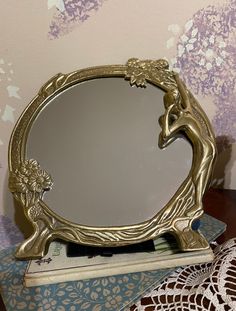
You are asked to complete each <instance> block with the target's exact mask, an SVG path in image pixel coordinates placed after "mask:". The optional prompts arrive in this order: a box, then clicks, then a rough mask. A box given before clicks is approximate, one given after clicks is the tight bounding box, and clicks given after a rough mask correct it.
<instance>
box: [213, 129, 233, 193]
mask: <svg viewBox="0 0 236 311" xmlns="http://www.w3.org/2000/svg"><path fill="white" fill-rule="evenodd" d="M216 143H217V150H218V157H217V161H216V166H215V169H214V174H213V179H212V183H211V187H213V188H225V189H227V188H229V185H230V182H231V180H230V179H231V177H230V174H229V172H231V170H232V166H233V162H234V161H232V138H231V137H229V136H224V135H222V136H218V137H217V138H216ZM226 170H227V180H226Z"/></svg>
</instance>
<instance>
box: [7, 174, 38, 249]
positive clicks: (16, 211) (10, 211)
mask: <svg viewBox="0 0 236 311" xmlns="http://www.w3.org/2000/svg"><path fill="white" fill-rule="evenodd" d="M3 196H4V200H3V202H4V206H3V211H4V215H6V216H8V217H9V218H10V219H12V220H13V222H14V225H16V226H17V228H18V230H20V232H21V233H22V234H23V235H24V237H25V238H27V237H29V236H30V235H31V233H32V231H33V228H32V226H31V225H30V223H29V221H28V220H27V218H26V216H25V214H24V210H23V208H22V206H21V205H20V203H19V202H17V201H16V200H14V198H13V196H12V194H11V193H10V191H9V189H8V174H6V176H5V181H4V190H3ZM3 226H4V224H3ZM5 229H6V230H8V231H9V228H5ZM6 234H7V231H6ZM12 242H13V241H12ZM12 245H13V244H12Z"/></svg>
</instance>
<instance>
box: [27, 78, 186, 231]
mask: <svg viewBox="0 0 236 311" xmlns="http://www.w3.org/2000/svg"><path fill="white" fill-rule="evenodd" d="M163 95H164V92H163V91H162V90H160V89H159V88H157V87H155V86H153V85H151V84H148V85H147V87H146V88H137V87H136V86H134V87H131V86H130V84H129V82H127V81H125V80H124V79H123V78H102V79H94V80H90V81H85V82H83V83H80V84H76V85H74V86H72V87H70V88H67V89H66V90H65V91H63V92H62V93H60V94H59V95H57V96H56V97H54V98H53V99H52V100H50V101H49V102H48V103H47V105H46V107H45V108H44V109H43V110H42V111H41V112H40V114H39V115H38V117H37V119H36V120H35V121H34V123H33V126H32V128H31V130H30V133H29V137H28V141H27V154H26V156H27V158H28V159H31V158H33V159H35V160H37V161H38V162H39V163H40V165H41V167H42V168H43V169H45V170H46V171H47V172H48V173H49V174H51V176H52V178H53V181H54V184H53V189H52V190H51V191H49V192H47V193H46V194H45V195H44V202H45V203H46V204H47V205H48V206H49V207H50V208H51V209H52V210H53V211H54V212H55V213H57V214H58V215H60V216H61V217H64V218H65V219H67V220H69V221H72V222H74V223H78V224H84V225H91V226H119V225H130V224H135V223H139V222H143V221H145V220H148V219H150V218H151V217H153V216H154V215H155V214H157V212H158V211H160V210H161V209H162V208H163V207H164V206H165V205H166V204H167V203H168V201H169V200H170V199H171V197H172V196H173V195H174V193H175V192H176V190H177V189H178V187H179V186H180V184H181V183H182V182H183V180H184V179H185V178H186V177H187V175H188V173H189V171H190V168H191V163H192V148H191V146H190V143H189V142H187V141H186V140H184V139H180V138H179V139H177V140H176V141H175V142H173V143H172V144H171V145H169V146H168V147H167V148H166V149H163V150H161V149H159V147H158V135H159V133H160V130H161V128H160V126H159V123H158V119H159V117H160V116H161V115H162V114H164V106H163Z"/></svg>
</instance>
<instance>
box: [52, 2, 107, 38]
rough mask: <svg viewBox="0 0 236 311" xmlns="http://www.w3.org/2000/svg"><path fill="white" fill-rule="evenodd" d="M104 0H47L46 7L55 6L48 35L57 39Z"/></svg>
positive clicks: (87, 16) (95, 9)
mask: <svg viewBox="0 0 236 311" xmlns="http://www.w3.org/2000/svg"><path fill="white" fill-rule="evenodd" d="M103 2H104V0H80V1H78V0H48V8H49V9H50V8H52V7H54V6H55V7H56V8H57V10H56V12H55V13H54V15H53V19H52V21H51V23H50V26H49V28H50V30H49V32H48V36H49V38H50V39H57V38H59V37H60V36H62V35H66V34H67V33H69V32H70V31H72V30H73V28H75V27H76V26H78V25H79V24H81V23H83V22H84V21H86V20H87V19H88V18H89V17H91V15H93V14H94V13H95V12H96V11H97V10H98V9H99V8H100V7H101V6H102V4H103Z"/></svg>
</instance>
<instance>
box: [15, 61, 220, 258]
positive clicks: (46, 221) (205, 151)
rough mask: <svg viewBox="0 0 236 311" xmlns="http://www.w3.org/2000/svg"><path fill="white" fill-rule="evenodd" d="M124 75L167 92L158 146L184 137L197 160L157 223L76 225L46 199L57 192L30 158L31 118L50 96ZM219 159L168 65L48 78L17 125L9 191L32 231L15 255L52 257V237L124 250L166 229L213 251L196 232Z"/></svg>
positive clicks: (203, 120) (184, 243)
mask: <svg viewBox="0 0 236 311" xmlns="http://www.w3.org/2000/svg"><path fill="white" fill-rule="evenodd" d="M114 76H118V77H123V78H124V79H126V80H129V81H130V84H131V85H136V86H137V87H146V86H147V85H148V83H152V84H154V85H156V86H157V87H159V88H161V89H163V90H164V91H165V92H166V93H165V95H164V106H165V113H164V114H163V115H162V116H160V118H159V123H160V125H161V133H160V134H159V147H160V148H165V147H167V146H168V145H169V144H171V143H172V142H173V141H174V140H175V139H176V138H177V137H179V134H181V135H184V136H185V137H186V138H187V139H188V140H189V141H190V143H191V145H192V147H193V161H192V167H191V170H190V172H189V174H188V176H187V178H186V179H185V180H184V181H183V182H182V184H181V185H180V187H179V188H178V190H177V191H176V193H175V194H174V196H173V197H172V198H171V200H170V201H169V202H168V203H167V204H166V206H164V207H163V208H162V210H161V211H159V212H158V213H157V214H156V215H155V216H154V217H153V218H152V219H148V220H146V221H144V222H142V223H139V224H135V225H127V226H120V227H91V226H84V225H78V224H74V223H71V222H69V221H67V220H65V219H63V218H61V217H60V216H59V215H57V214H55V213H54V212H53V210H52V209H50V207H48V206H47V205H46V204H45V203H44V201H43V195H44V193H45V191H47V190H50V189H51V187H52V178H51V176H50V175H49V174H48V173H47V172H45V171H44V170H42V169H41V168H40V166H39V164H38V163H37V161H36V160H33V159H25V154H26V152H25V150H26V141H27V135H28V133H29V130H30V127H31V125H32V122H33V120H34V119H35V118H36V117H37V115H38V113H40V110H41V109H43V107H44V105H45V103H46V100H47V98H49V97H52V96H54V95H56V94H58V93H59V92H60V91H62V90H64V89H65V88H66V87H69V86H71V85H73V84H77V83H80V82H83V81H85V80H89V79H91V78H99V77H114ZM215 159H216V144H215V138H214V134H213V132H212V128H211V125H210V123H209V121H208V119H207V117H206V115H205V113H204V112H203V110H202V108H201V107H200V105H199V104H198V102H197V101H196V99H195V98H194V97H193V95H192V94H191V93H190V92H189V91H188V90H187V88H186V86H185V85H184V83H183V82H182V81H181V80H180V78H179V76H178V75H177V74H175V73H174V72H173V71H171V70H169V66H168V62H167V61H166V60H154V61H152V60H139V59H137V58H131V59H130V60H128V62H127V64H126V65H112V66H103V67H94V68H87V69H84V70H79V71H75V72H72V73H70V74H68V75H65V74H58V75H56V76H55V77H53V78H52V79H51V80H49V81H48V82H47V83H46V84H45V85H44V86H43V87H42V88H41V90H40V91H39V93H38V96H37V97H36V98H35V99H34V100H33V101H32V102H31V103H30V104H29V106H28V108H27V109H26V110H25V111H24V113H23V114H22V116H21V117H20V120H19V121H18V123H17V125H16V127H15V129H14V131H13V134H12V138H11V141H10V147H9V168H10V177H9V188H10V191H11V192H12V193H13V195H14V197H15V198H16V199H17V200H18V201H20V202H21V204H22V206H23V208H24V211H25V214H26V216H27V218H28V219H29V221H30V222H31V223H32V225H33V228H34V232H33V234H32V235H31V236H30V237H29V238H28V239H27V240H26V241H24V242H23V243H22V244H21V245H20V247H19V248H18V250H17V253H16V256H17V257H18V258H23V259H25V258H38V257H42V256H44V255H45V253H46V249H47V246H48V243H49V241H50V240H53V239H55V238H61V239H64V240H68V241H73V242H77V243H81V244H87V245H94V246H119V245H127V244H132V243H138V242H141V241H145V240H148V239H152V238H155V237H157V236H158V235H160V234H163V233H165V232H171V233H173V234H174V235H175V236H176V238H177V239H178V241H179V244H180V247H181V248H182V250H184V251H191V250H198V249H206V248H209V245H208V243H207V241H206V240H205V238H204V237H203V236H202V235H201V233H200V232H198V231H193V230H192V227H191V225H192V222H193V221H194V220H195V219H197V218H199V217H200V216H201V214H202V213H203V207H202V197H203V194H204V192H205V190H206V188H207V186H208V184H209V181H210V179H211V174H212V170H213V167H214V163H215Z"/></svg>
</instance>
